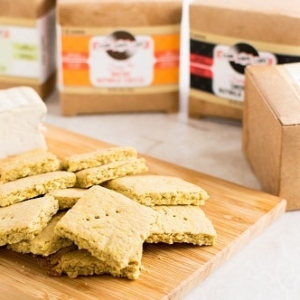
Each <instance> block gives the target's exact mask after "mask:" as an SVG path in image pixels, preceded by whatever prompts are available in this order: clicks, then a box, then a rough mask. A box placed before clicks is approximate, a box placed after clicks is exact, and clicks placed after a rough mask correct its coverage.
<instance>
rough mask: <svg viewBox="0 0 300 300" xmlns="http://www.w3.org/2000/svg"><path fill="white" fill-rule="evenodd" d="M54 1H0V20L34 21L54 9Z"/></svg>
mask: <svg viewBox="0 0 300 300" xmlns="http://www.w3.org/2000/svg"><path fill="white" fill-rule="evenodd" d="M55 3H56V0H26V1H25V0H0V18H1V17H10V18H28V19H35V18H38V17H41V16H42V15H44V14H45V13H46V12H47V11H49V9H51V8H54V7H55Z"/></svg>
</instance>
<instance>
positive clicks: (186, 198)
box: [103, 175, 209, 206]
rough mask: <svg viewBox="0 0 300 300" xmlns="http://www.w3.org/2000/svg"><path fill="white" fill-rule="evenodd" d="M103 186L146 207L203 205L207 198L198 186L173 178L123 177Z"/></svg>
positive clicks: (160, 176)
mask: <svg viewBox="0 0 300 300" xmlns="http://www.w3.org/2000/svg"><path fill="white" fill-rule="evenodd" d="M103 186H105V187H107V188H109V189H112V190H114V191H116V192H118V193H121V194H123V195H125V196H127V197H128V198H130V199H132V200H135V201H137V202H139V203H141V204H144V205H147V206H154V205H204V204H205V201H206V200H207V199H208V198H209V195H208V193H207V192H206V191H205V190H204V189H202V188H201V187H200V186H198V185H195V184H193V183H190V182H187V181H185V180H183V179H181V178H178V177H173V176H164V175H139V176H124V177H122V178H117V179H114V180H110V181H108V182H106V183H105V184H103Z"/></svg>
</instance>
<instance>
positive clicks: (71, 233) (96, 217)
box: [55, 186, 156, 270]
mask: <svg viewBox="0 0 300 300" xmlns="http://www.w3.org/2000/svg"><path fill="white" fill-rule="evenodd" d="M155 218H156V213H155V212H154V210H153V209H151V208H149V207H146V206H143V205H141V204H139V203H136V202H134V201H131V200H130V199H128V198H127V197H125V196H123V195H121V194H119V193H116V192H114V191H111V190H108V189H105V188H103V187H101V186H93V187H91V188H90V189H89V190H88V191H87V192H86V193H85V194H84V196H83V197H82V198H81V199H79V201H78V202H77V203H76V204H75V205H74V206H73V207H72V208H71V209H70V210H69V211H68V212H67V213H66V214H65V216H64V217H63V218H62V219H61V220H60V221H59V222H58V223H57V225H56V228H55V231H56V233H57V234H59V235H61V236H63V237H65V238H68V239H70V240H72V241H73V242H74V243H75V244H76V245H77V246H78V247H79V249H86V250H88V251H89V252H90V253H91V254H92V255H93V256H95V257H96V258H98V259H100V260H102V261H106V262H107V263H108V264H109V265H110V267H112V268H113V269H114V270H121V269H123V268H125V267H126V266H128V264H129V262H133V261H134V258H135V257H136V253H137V252H138V251H139V249H140V247H141V245H142V244H143V243H144V241H145V240H146V238H147V237H148V236H149V234H150V229H151V224H152V223H153V222H155ZM136 263H139V262H138V261H137V262H136Z"/></svg>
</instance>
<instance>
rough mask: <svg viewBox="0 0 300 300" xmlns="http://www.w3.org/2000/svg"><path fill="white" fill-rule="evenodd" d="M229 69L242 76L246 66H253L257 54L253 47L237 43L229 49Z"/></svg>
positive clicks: (257, 56)
mask: <svg viewBox="0 0 300 300" xmlns="http://www.w3.org/2000/svg"><path fill="white" fill-rule="evenodd" d="M229 51H230V53H231V55H230V58H231V59H230V60H229V63H230V65H231V67H232V68H233V69H234V70H235V71H236V72H238V73H240V74H244V73H245V68H246V66H247V65H252V64H255V63H256V61H257V58H259V53H258V51H256V49H255V48H254V47H252V46H251V45H248V44H245V43H239V44H236V45H234V46H232V47H231V48H230V50H229Z"/></svg>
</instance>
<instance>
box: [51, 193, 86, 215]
mask: <svg viewBox="0 0 300 300" xmlns="http://www.w3.org/2000/svg"><path fill="white" fill-rule="evenodd" d="M86 191H87V189H81V188H67V189H62V190H54V191H50V192H49V194H50V195H52V196H53V197H54V198H55V199H56V200H58V203H59V209H60V210H63V209H68V208H71V207H72V206H73V205H75V203H76V202H77V201H78V200H79V199H80V198H81V197H82V196H83V194H84V193H85V192H86Z"/></svg>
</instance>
